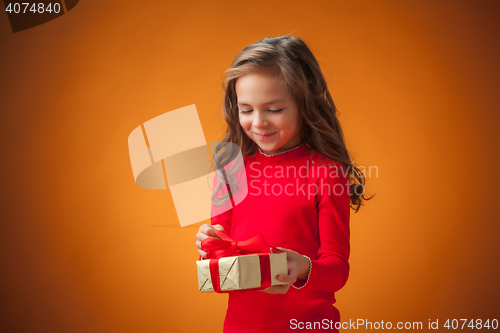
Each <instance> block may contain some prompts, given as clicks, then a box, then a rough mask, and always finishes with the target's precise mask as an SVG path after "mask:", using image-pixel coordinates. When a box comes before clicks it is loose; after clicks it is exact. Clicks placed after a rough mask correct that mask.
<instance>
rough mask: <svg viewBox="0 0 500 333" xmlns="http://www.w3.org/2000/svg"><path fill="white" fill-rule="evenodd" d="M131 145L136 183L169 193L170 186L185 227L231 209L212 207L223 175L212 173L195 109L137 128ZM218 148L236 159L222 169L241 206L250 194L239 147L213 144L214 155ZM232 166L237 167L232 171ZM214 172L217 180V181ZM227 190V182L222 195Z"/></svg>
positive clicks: (223, 205)
mask: <svg viewBox="0 0 500 333" xmlns="http://www.w3.org/2000/svg"><path fill="white" fill-rule="evenodd" d="M128 146H129V154H130V162H131V165H132V172H133V174H134V179H135V182H136V184H137V185H138V186H140V187H142V188H145V189H166V188H167V185H168V188H169V190H170V194H171V195H172V199H173V203H174V206H175V211H176V212H177V217H178V218H179V222H180V225H181V227H182V226H187V225H190V224H194V223H198V222H200V221H204V220H207V219H210V218H211V217H214V216H217V215H219V214H221V213H223V212H225V211H227V210H229V209H231V208H232V207H233V206H232V203H231V202H230V201H227V202H226V203H223V204H220V205H218V206H214V204H213V202H212V194H213V189H215V188H216V187H217V185H218V184H219V180H218V179H221V178H220V175H221V170H220V169H217V170H214V171H212V163H211V160H210V156H211V155H210V152H209V149H208V148H209V147H208V145H207V142H206V141H205V136H204V134H203V129H202V127H201V123H200V119H199V117H198V113H197V111H196V107H195V105H194V104H193V105H189V106H186V107H182V108H179V109H176V110H173V111H170V112H167V113H164V114H162V115H159V116H157V117H155V118H153V119H150V120H148V121H146V122H145V123H144V124H143V126H138V127H137V128H135V129H134V130H133V131H132V133H130V135H129V138H128ZM216 146H219V147H223V148H224V149H223V150H225V151H231V152H233V153H234V155H235V156H236V157H235V159H234V160H233V161H232V162H230V163H229V164H228V165H227V166H224V167H223V168H222V169H223V170H224V171H225V172H226V174H229V175H231V181H230V182H229V183H228V184H227V185H228V186H229V187H230V189H231V192H232V193H233V202H234V205H237V204H239V203H240V202H241V201H243V199H244V198H245V197H246V196H247V194H248V187H247V179H246V172H245V167H244V163H243V157H242V155H241V150H240V147H239V146H238V145H236V144H233V143H227V142H223V143H221V142H211V143H210V149H211V151H212V152H214V151H215V147H216ZM212 157H213V156H212ZM231 166H236V167H235V168H233V169H231V170H230V167H231ZM216 173H217V175H219V177H215V176H216ZM165 176H166V179H165ZM219 187H220V186H219ZM224 191H226V192H227V190H226V183H223V184H222V188H221V189H220V191H219V194H224Z"/></svg>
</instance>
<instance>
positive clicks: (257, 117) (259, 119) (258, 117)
mask: <svg viewBox="0 0 500 333" xmlns="http://www.w3.org/2000/svg"><path fill="white" fill-rule="evenodd" d="M266 125H267V119H266V115H265V112H262V111H257V110H256V111H255V112H254V113H253V119H252V126H253V127H257V128H259V127H264V126H266Z"/></svg>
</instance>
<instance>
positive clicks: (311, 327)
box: [196, 36, 371, 333]
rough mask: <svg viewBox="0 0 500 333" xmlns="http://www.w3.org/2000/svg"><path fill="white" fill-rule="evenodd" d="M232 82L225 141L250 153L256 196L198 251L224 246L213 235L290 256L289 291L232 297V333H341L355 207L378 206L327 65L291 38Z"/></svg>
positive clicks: (244, 65)
mask: <svg viewBox="0 0 500 333" xmlns="http://www.w3.org/2000/svg"><path fill="white" fill-rule="evenodd" d="M226 74H227V75H226V77H225V79H224V88H225V95H224V102H223V112H224V118H225V120H226V122H227V125H228V127H227V131H226V135H225V138H224V140H223V142H230V143H234V144H237V145H238V146H239V147H240V148H241V153H242V155H243V156H244V163H245V172H246V178H247V182H248V194H247V196H246V197H245V198H244V200H243V201H242V202H240V203H239V204H237V205H236V206H235V207H234V208H232V209H230V210H228V211H226V212H224V213H222V214H220V215H217V216H214V217H212V219H211V225H207V224H204V225H202V226H201V227H200V229H199V232H198V234H197V235H196V239H197V241H196V246H197V249H198V252H199V254H200V256H201V259H204V258H206V252H204V251H202V250H201V247H200V245H201V241H202V240H204V239H206V238H209V237H214V238H217V236H216V235H215V233H214V232H213V230H212V228H217V229H219V230H222V231H224V232H225V233H226V234H227V235H228V236H229V237H231V238H232V239H233V240H236V241H240V240H247V239H250V238H252V237H253V236H256V235H258V234H262V235H263V236H264V239H265V240H266V242H267V244H269V245H271V246H275V247H278V248H279V249H280V250H282V251H283V252H285V253H286V254H287V258H288V275H279V276H278V279H279V280H280V281H282V282H283V283H284V285H282V286H271V287H268V288H267V289H264V290H244V291H238V292H234V293H229V302H228V309H227V313H226V318H225V321H224V332H225V333H233V332H235V333H236V332H237V333H245V332H259V333H263V332H295V331H297V330H301V329H306V330H307V331H308V332H315V331H318V332H324V331H325V330H327V331H331V332H336V331H338V329H337V328H338V327H339V326H338V324H337V325H335V323H337V322H340V314H339V311H338V310H337V309H336V308H335V307H334V306H333V304H334V303H335V301H336V300H335V297H334V296H335V294H334V293H335V292H336V291H338V290H340V289H341V288H342V287H343V286H344V285H345V283H346V282H347V278H348V276H349V263H348V260H349V252H350V244H349V237H350V231H349V218H350V216H349V215H350V208H353V209H355V211H356V212H357V211H358V210H359V208H360V206H361V205H362V204H363V202H362V201H363V199H364V200H369V199H371V198H368V199H367V198H365V197H364V195H363V194H364V175H363V173H362V172H361V171H360V170H359V169H358V168H357V167H355V166H354V165H353V164H351V160H350V157H349V153H348V151H347V149H346V147H345V144H344V138H343V133H342V129H341V126H340V123H339V121H338V119H337V110H336V108H335V105H334V103H333V100H332V97H331V95H330V92H329V90H328V87H327V85H326V82H325V79H324V77H323V74H322V72H321V70H320V67H319V64H318V62H317V60H316V59H315V57H314V56H313V54H312V53H311V51H310V50H309V48H308V47H307V45H306V44H305V43H304V41H302V40H301V39H300V38H298V37H293V36H283V37H275V38H265V39H263V40H260V41H258V42H256V43H254V44H252V45H249V46H248V47H246V48H245V49H244V50H243V51H242V52H241V53H240V54H238V56H237V57H236V58H235V59H234V61H233V63H232V65H231V67H230V69H229V70H228V71H227V72H226ZM219 167H220V166H219ZM229 195H230V196H231V194H229ZM290 287H292V288H290Z"/></svg>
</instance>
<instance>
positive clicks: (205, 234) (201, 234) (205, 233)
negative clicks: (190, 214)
mask: <svg viewBox="0 0 500 333" xmlns="http://www.w3.org/2000/svg"><path fill="white" fill-rule="evenodd" d="M214 228H215V229H217V230H221V231H225V230H224V227H223V226H221V225H220V224H215V225H210V224H203V225H201V226H200V230H198V233H197V234H196V249H197V250H198V253H199V254H200V255H201V257H202V258H203V259H206V257H207V253H206V252H205V251H202V250H201V241H202V240H204V239H205V238H217V239H220V238H219V237H218V236H217V235H216V234H215V232H213V230H212V229H214Z"/></svg>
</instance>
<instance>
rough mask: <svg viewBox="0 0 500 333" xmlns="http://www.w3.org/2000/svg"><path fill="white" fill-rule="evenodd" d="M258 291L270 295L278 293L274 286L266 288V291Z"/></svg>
mask: <svg viewBox="0 0 500 333" xmlns="http://www.w3.org/2000/svg"><path fill="white" fill-rule="evenodd" d="M259 291H262V292H264V293H267V294H272V295H276V294H277V293H278V291H277V290H276V286H272V287H267V288H266V289H261V290H259Z"/></svg>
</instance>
